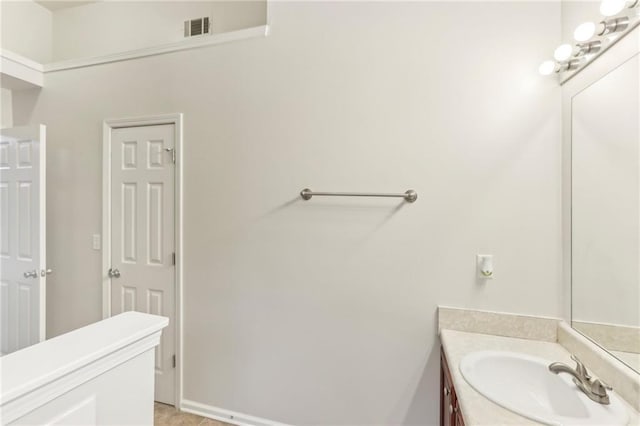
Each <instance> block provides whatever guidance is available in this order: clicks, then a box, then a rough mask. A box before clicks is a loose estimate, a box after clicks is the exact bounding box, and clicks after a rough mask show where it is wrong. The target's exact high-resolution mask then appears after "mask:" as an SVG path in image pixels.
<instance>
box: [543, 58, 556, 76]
mask: <svg viewBox="0 0 640 426" xmlns="http://www.w3.org/2000/svg"><path fill="white" fill-rule="evenodd" d="M558 71H560V67H559V66H558V64H556V62H555V61H544V62H543V63H541V64H540V66H539V67H538V72H539V73H540V74H542V75H551V74H553V73H556V72H558Z"/></svg>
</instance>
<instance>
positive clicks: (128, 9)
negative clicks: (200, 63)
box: [53, 0, 266, 61]
mask: <svg viewBox="0 0 640 426" xmlns="http://www.w3.org/2000/svg"><path fill="white" fill-rule="evenodd" d="M205 16H209V17H210V18H211V23H212V26H211V28H212V31H213V32H214V33H221V32H227V31H234V30H238V29H243V28H250V27H255V26H259V25H264V24H265V23H266V1H265V0H259V1H179V2H176V1H105V2H98V3H92V4H88V5H84V6H80V7H72V8H67V9H60V10H57V11H56V12H55V13H54V21H53V58H54V60H56V61H59V60H64V59H72V58H86V57H93V56H101V55H106V54H111V53H117V52H124V51H128V50H134V49H139V48H144V47H150V46H157V45H162V44H167V43H171V42H176V41H181V40H184V21H185V20H187V19H194V18H200V17H205Z"/></svg>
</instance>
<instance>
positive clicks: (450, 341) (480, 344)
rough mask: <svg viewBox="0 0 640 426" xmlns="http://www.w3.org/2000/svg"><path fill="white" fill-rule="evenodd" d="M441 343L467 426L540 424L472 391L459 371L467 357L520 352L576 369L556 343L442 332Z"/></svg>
mask: <svg viewBox="0 0 640 426" xmlns="http://www.w3.org/2000/svg"><path fill="white" fill-rule="evenodd" d="M440 340H441V342H442V347H443V350H444V353H445V356H446V357H447V361H448V363H449V369H450V370H451V378H452V380H453V386H454V388H455V390H456V395H457V397H458V404H459V406H460V410H461V412H462V416H463V417H464V420H465V424H466V426H474V425H491V426H500V425H539V424H540V423H537V422H535V421H532V420H529V419H527V418H525V417H522V416H520V415H518V414H516V413H513V412H511V411H509V410H507V409H505V408H502V407H501V406H499V405H497V404H495V403H493V402H492V401H490V400H489V399H487V398H485V397H484V396H482V395H481V394H480V393H478V392H477V391H476V390H475V389H473V388H472V387H471V385H469V384H468V383H467V382H466V380H465V379H464V378H463V377H462V374H461V373H460V369H459V368H458V365H459V364H460V360H461V359H462V358H463V357H464V356H465V355H466V354H467V353H470V352H474V351H481V350H496V351H512V352H521V353H526V354H529V355H532V356H537V357H540V358H545V359H548V360H553V361H559V362H564V363H566V364H569V365H573V362H572V361H571V354H569V352H567V350H566V349H564V347H562V346H561V345H560V344H558V343H554V342H547V341H537V340H527V339H521V338H514V337H502V336H493V335H488V334H479V333H468V332H463V331H453V330H441V332H440ZM587 368H588V366H587ZM623 403H624V404H625V406H626V407H627V409H628V410H629V417H630V421H629V424H630V425H638V424H640V417H639V416H638V413H637V412H636V411H634V410H633V408H632V407H631V406H630V405H629V404H627V403H626V401H624V400H623Z"/></svg>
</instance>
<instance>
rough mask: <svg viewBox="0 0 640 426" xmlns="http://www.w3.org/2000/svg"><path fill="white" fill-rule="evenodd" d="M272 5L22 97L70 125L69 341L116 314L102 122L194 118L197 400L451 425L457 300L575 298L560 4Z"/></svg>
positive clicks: (189, 193)
mask: <svg viewBox="0 0 640 426" xmlns="http://www.w3.org/2000/svg"><path fill="white" fill-rule="evenodd" d="M270 17H271V20H272V24H273V26H272V32H271V35H270V36H269V37H267V38H265V39H255V40H247V41H243V42H238V43H231V44H225V45H220V46H216V47H213V48H209V49H198V50H191V51H182V52H176V53H172V54H169V55H163V56H155V57H148V58H144V59H139V60H134V61H126V62H119V63H113V64H106V65H101V66H95V67H90V68H83V69H75V70H68V71H61V72H55V73H49V74H47V75H46V77H45V78H46V81H45V88H44V89H43V90H42V91H41V93H40V95H39V97H36V95H34V94H31V95H29V94H22V95H21V96H20V97H19V98H17V99H15V100H14V104H16V109H15V111H17V112H16V114H19V120H21V121H33V122H43V123H45V124H47V128H48V132H49V134H48V140H49V147H48V149H49V151H48V153H49V158H48V165H47V166H48V167H47V170H48V179H49V183H48V188H49V191H50V192H49V194H48V197H47V200H48V205H47V207H48V221H49V223H48V229H49V235H48V237H49V239H48V241H49V244H48V249H49V261H50V262H51V265H52V267H53V268H54V269H55V271H56V273H55V274H54V275H52V276H51V278H50V279H49V283H50V284H49V299H48V312H50V313H51V315H50V316H49V318H48V327H49V328H48V332H49V335H51V336H52V335H57V334H60V333H62V332H65V331H68V330H70V329H73V328H76V327H79V326H81V325H84V324H87V323H89V322H92V321H96V320H98V319H99V318H100V314H101V299H100V298H101V274H102V271H101V254H100V253H99V252H97V251H93V250H92V249H91V234H94V233H98V232H99V231H100V229H101V199H102V198H101V176H102V174H101V153H102V148H101V143H102V120H104V119H106V118H114V117H134V116H141V115H150V114H158V113H171V112H182V113H184V135H185V136H184V138H185V139H184V140H185V153H184V158H183V161H184V170H185V181H184V185H185V194H184V197H185V205H184V213H185V218H184V223H185V232H184V237H185V253H184V255H185V268H184V273H185V288H184V296H185V305H184V311H185V313H184V342H185V354H184V373H185V377H184V385H185V387H184V397H185V398H187V399H189V400H191V401H194V402H197V403H200V404H205V405H207V406H213V407H220V408H223V409H225V410H230V411H234V412H238V413H244V414H247V415H252V416H256V417H261V418H266V419H271V420H274V421H281V422H285V423H290V424H297V425H321V424H322V425H400V424H403V425H412V424H436V422H437V419H438V395H439V383H438V371H439V358H438V355H439V354H438V351H439V342H438V338H437V334H436V326H437V324H436V306H437V305H438V304H443V305H449V306H458V307H467V308H475V309H487V310H495V311H504V312H514V313H521V314H535V315H545V316H554V317H556V316H560V315H561V314H562V313H563V312H564V310H563V306H564V303H565V302H566V301H565V300H564V299H563V295H564V292H563V289H562V284H561V178H560V177H561V135H560V88H559V86H558V85H557V83H556V82H555V81H554V80H553V79H548V78H541V77H540V76H539V75H538V74H537V66H538V64H539V63H540V62H541V61H542V60H543V59H544V58H546V56H547V55H548V54H549V52H550V51H552V49H553V47H554V46H556V45H557V44H558V43H559V40H560V5H559V4H558V3H552V2H499V3H480V2H473V3H460V2H446V3H445V2H442V3H438V2H423V3H417V2H416V3H410V2H408V3H398V2H389V3H383V2H360V3H358V2H355V3H338V2H305V3H295V2H275V3H273V4H272V5H271V6H270ZM304 187H309V188H311V189H316V190H334V191H348V190H354V191H383V192H398V191H400V192H403V191H405V190H407V189H409V188H412V189H415V190H416V191H417V192H418V194H419V198H418V200H417V202H416V203H414V204H403V203H402V202H400V201H397V200H389V199H335V198H334V199H320V198H318V199H312V200H311V201H302V200H301V199H300V198H299V197H298V193H299V191H300V190H301V189H302V188H304ZM477 253H485V254H493V255H494V256H495V278H494V279H493V280H491V281H489V282H486V283H482V282H479V281H477V279H476V277H475V273H476V271H475V255H476V254H477Z"/></svg>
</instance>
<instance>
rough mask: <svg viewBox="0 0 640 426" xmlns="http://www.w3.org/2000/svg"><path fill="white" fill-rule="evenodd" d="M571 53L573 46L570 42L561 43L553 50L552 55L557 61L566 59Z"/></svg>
mask: <svg viewBox="0 0 640 426" xmlns="http://www.w3.org/2000/svg"><path fill="white" fill-rule="evenodd" d="M572 55H573V47H572V46H571V45H570V44H561V45H560V46H558V48H557V49H556V50H555V52H553V57H554V58H555V60H556V61H558V62H565V61H568V60H569V58H571V56H572Z"/></svg>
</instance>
